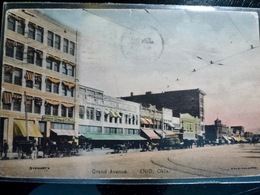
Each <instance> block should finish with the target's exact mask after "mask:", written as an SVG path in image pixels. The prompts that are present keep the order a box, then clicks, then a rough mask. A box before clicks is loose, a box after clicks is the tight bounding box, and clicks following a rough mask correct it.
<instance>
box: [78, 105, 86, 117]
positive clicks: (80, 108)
mask: <svg viewBox="0 0 260 195" xmlns="http://www.w3.org/2000/svg"><path fill="white" fill-rule="evenodd" d="M84 115H85V107H84V106H79V118H80V119H84Z"/></svg>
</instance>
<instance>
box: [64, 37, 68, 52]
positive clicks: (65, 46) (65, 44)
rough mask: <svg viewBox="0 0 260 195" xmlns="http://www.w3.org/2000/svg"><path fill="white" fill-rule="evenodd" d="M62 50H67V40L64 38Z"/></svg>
mask: <svg viewBox="0 0 260 195" xmlns="http://www.w3.org/2000/svg"><path fill="white" fill-rule="evenodd" d="M63 52H65V53H68V52H69V40H68V39H65V38H64V39H63Z"/></svg>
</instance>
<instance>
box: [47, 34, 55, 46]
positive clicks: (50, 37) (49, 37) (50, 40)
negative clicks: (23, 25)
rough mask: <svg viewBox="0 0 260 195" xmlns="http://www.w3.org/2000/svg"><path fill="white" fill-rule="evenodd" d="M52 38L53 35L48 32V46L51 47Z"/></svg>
mask: <svg viewBox="0 0 260 195" xmlns="http://www.w3.org/2000/svg"><path fill="white" fill-rule="evenodd" d="M53 38H54V34H53V32H51V31H48V43H47V44H48V46H50V47H53Z"/></svg>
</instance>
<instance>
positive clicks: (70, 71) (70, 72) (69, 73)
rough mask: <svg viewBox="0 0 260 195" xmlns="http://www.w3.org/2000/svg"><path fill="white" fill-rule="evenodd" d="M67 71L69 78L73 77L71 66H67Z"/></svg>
mask: <svg viewBox="0 0 260 195" xmlns="http://www.w3.org/2000/svg"><path fill="white" fill-rule="evenodd" d="M67 71H68V72H67V73H68V75H69V76H72V77H73V76H74V67H73V66H71V65H68V64H67Z"/></svg>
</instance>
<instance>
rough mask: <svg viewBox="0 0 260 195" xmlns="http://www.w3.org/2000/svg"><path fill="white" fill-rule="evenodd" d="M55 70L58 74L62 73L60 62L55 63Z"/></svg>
mask: <svg viewBox="0 0 260 195" xmlns="http://www.w3.org/2000/svg"><path fill="white" fill-rule="evenodd" d="M53 70H54V71H56V72H60V62H59V61H53Z"/></svg>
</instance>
